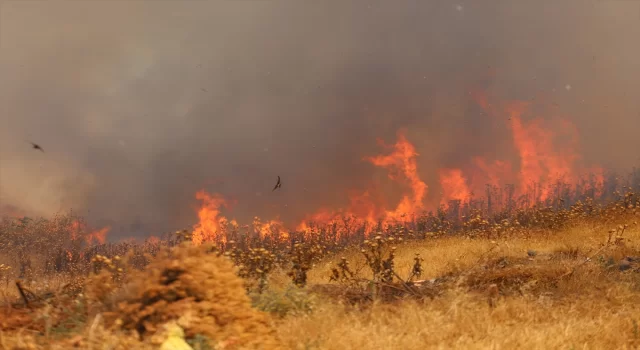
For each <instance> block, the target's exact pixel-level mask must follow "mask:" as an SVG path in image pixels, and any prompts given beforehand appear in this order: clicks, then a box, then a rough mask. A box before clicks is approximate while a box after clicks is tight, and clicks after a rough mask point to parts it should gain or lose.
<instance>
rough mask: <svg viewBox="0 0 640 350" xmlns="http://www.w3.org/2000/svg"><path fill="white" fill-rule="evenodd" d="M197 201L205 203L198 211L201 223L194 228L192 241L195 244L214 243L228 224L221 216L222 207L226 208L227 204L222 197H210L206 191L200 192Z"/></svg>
mask: <svg viewBox="0 0 640 350" xmlns="http://www.w3.org/2000/svg"><path fill="white" fill-rule="evenodd" d="M196 199H199V200H201V201H203V205H202V207H201V208H200V210H199V211H198V217H199V218H200V222H199V223H198V224H196V225H195V226H194V231H193V235H192V241H193V243H194V244H202V242H205V241H214V240H215V239H216V235H217V233H218V232H219V231H220V229H221V226H225V225H226V223H227V219H226V218H225V217H222V216H220V207H226V206H227V202H226V201H225V200H224V198H222V196H220V195H218V194H214V195H210V194H209V193H207V192H206V191H205V190H201V191H198V192H197V193H196Z"/></svg>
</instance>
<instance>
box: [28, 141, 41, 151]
mask: <svg viewBox="0 0 640 350" xmlns="http://www.w3.org/2000/svg"><path fill="white" fill-rule="evenodd" d="M29 143H30V144H31V146H33V149H37V150H39V151H40V152H42V153H44V150H43V149H42V147H40V145H37V144H35V143H33V142H29Z"/></svg>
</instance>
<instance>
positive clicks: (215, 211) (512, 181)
mask: <svg viewBox="0 0 640 350" xmlns="http://www.w3.org/2000/svg"><path fill="white" fill-rule="evenodd" d="M471 96H472V98H474V99H475V101H476V102H477V104H478V105H479V106H480V107H481V108H483V109H484V111H485V112H486V115H488V116H489V117H493V119H491V120H492V121H493V122H494V123H497V125H498V126H500V125H499V124H498V123H502V127H505V126H506V130H507V131H508V132H509V134H510V136H511V138H512V149H510V151H511V153H512V157H513V159H511V158H510V159H494V158H493V157H486V156H484V155H481V154H472V155H470V157H469V158H468V161H467V162H466V164H458V166H453V167H448V168H440V169H430V171H433V172H435V173H436V174H437V176H438V182H439V185H440V187H441V190H442V195H441V196H440V197H439V198H427V196H428V195H429V191H428V190H429V187H428V186H427V183H426V182H425V181H423V180H422V178H421V177H420V175H419V172H418V163H417V159H418V156H419V154H418V152H417V151H416V148H415V146H414V145H413V144H412V143H411V142H410V141H409V140H408V138H407V137H406V133H405V131H404V130H400V131H398V132H397V135H396V141H395V143H394V144H391V145H389V144H386V143H385V142H384V141H382V140H378V143H379V144H380V145H381V146H382V147H383V149H385V150H386V152H385V153H383V154H380V155H376V156H368V157H364V158H362V160H363V161H366V162H368V163H370V164H371V165H373V166H375V167H377V168H382V169H384V170H385V171H386V172H387V177H388V179H389V180H391V181H392V182H393V183H394V184H395V185H399V186H401V188H403V189H402V190H401V191H402V194H401V196H400V200H399V201H398V202H397V203H396V204H395V206H393V205H391V206H389V205H387V201H386V198H384V196H383V193H381V192H380V191H378V190H376V189H375V188H365V189H361V190H352V191H349V194H348V199H349V202H348V204H347V205H345V206H344V207H343V208H327V207H321V208H320V209H318V210H317V211H316V212H314V213H310V214H308V215H306V216H305V217H304V219H303V220H302V221H301V222H300V223H299V224H297V225H295V228H296V230H297V231H299V232H305V233H306V234H313V233H314V228H315V227H317V226H320V227H322V226H327V225H329V226H331V227H332V228H333V229H334V230H335V231H336V233H337V235H338V237H340V236H341V235H343V234H353V233H354V227H357V228H359V229H362V228H363V227H364V234H365V235H368V234H370V233H371V232H372V231H373V230H375V229H376V228H378V227H380V225H382V226H386V225H390V224H394V223H402V222H409V221H411V220H412V215H416V214H419V213H420V212H422V211H426V210H434V209H436V208H433V207H430V206H428V205H426V204H425V202H428V203H438V202H439V203H440V205H444V206H447V205H448V204H449V203H450V202H451V201H459V202H460V203H461V205H462V206H460V207H457V208H458V209H462V208H463V207H464V206H471V205H474V204H473V203H477V202H475V201H473V200H474V199H475V198H476V196H477V195H478V197H477V198H479V197H484V198H485V199H486V201H487V202H486V204H487V206H486V208H488V209H487V210H489V211H492V210H493V209H498V210H500V209H505V206H504V204H505V203H502V202H501V201H503V200H504V199H505V198H506V199H507V200H508V201H509V202H508V203H509V206H510V207H511V205H512V203H513V202H515V201H517V202H518V204H517V205H519V206H531V205H535V204H536V203H539V202H540V201H546V200H551V199H554V196H559V195H560V193H561V192H560V191H559V190H557V191H554V190H553V189H554V187H553V186H555V185H557V184H558V183H562V184H568V185H570V186H573V187H576V188H577V186H581V191H583V190H584V189H591V190H592V191H593V195H594V196H600V195H601V194H602V193H603V186H602V184H603V182H604V174H603V171H602V168H600V167H585V166H583V165H582V164H581V163H580V161H581V157H580V155H579V153H578V151H577V150H578V147H579V142H578V141H579V140H578V139H579V138H578V132H577V130H576V127H575V125H573V124H572V123H571V122H570V121H568V120H567V119H566V118H560V117H557V118H556V116H555V115H550V116H552V117H554V118H543V117H539V116H532V113H531V112H532V106H531V103H529V102H526V101H507V102H500V101H498V102H495V101H492V100H491V99H490V98H489V97H488V96H487V95H486V94H485V93H484V92H481V91H476V92H473V93H471ZM543 107H544V106H543ZM549 110H551V109H549ZM552 113H555V112H552ZM545 117H546V116H545ZM551 121H554V122H555V124H553V125H552V123H551ZM505 123H506V124H505ZM585 173H589V174H591V175H590V176H589V178H585V176H584V174H585ZM507 185H508V186H507ZM502 186H505V187H504V189H505V192H504V193H503V192H500V191H502V188H503V187H502ZM496 191H497V192H496ZM494 193H499V194H495V196H497V197H493V196H494ZM516 197H517V198H516ZM196 198H197V199H199V200H201V201H202V202H203V205H202V207H201V208H200V210H199V211H198V216H199V219H200V221H199V223H198V224H197V225H195V226H194V234H193V242H194V243H196V244H199V243H201V242H203V241H211V240H216V239H218V238H220V239H219V241H222V242H224V240H225V239H226V238H225V236H224V235H223V234H221V233H222V232H224V231H225V230H226V228H227V227H228V226H229V221H228V220H227V219H226V218H225V217H224V216H222V215H221V208H222V207H225V206H226V201H225V200H224V198H223V197H222V196H220V195H218V194H214V195H210V194H208V193H206V192H205V191H200V192H198V193H197V194H196ZM501 203H502V204H501ZM458 209H455V208H454V210H458ZM231 226H232V227H233V229H234V230H236V229H237V223H235V221H233V220H232V221H231ZM253 233H254V234H255V235H257V236H259V237H260V238H265V237H270V238H274V239H279V240H286V239H287V238H288V237H289V235H288V233H287V229H286V225H285V224H284V223H283V222H282V221H280V220H279V219H274V220H270V221H261V220H260V219H259V218H257V217H256V218H254V222H253ZM219 234H220V237H218V235H219Z"/></svg>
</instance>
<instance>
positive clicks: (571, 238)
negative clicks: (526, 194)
mask: <svg viewBox="0 0 640 350" xmlns="http://www.w3.org/2000/svg"><path fill="white" fill-rule="evenodd" d="M622 203H623V204H622V205H620V204H619V203H618V204H615V203H614V204H613V205H612V206H610V207H609V208H608V209H606V210H605V209H603V210H602V211H601V212H598V214H596V215H594V216H591V217H585V216H582V213H583V212H581V211H580V210H577V209H576V210H573V209H572V210H571V211H565V212H561V213H560V214H558V215H556V214H553V213H551V212H550V211H548V210H546V209H544V210H542V211H539V212H533V213H532V214H531V216H530V218H531V220H532V222H535V220H537V222H539V223H540V222H541V224H536V225H537V226H535V225H534V226H524V225H522V224H520V226H517V227H516V226H511V227H506V226H505V225H504V224H502V223H497V222H494V223H492V224H491V225H492V226H490V225H485V224H483V225H484V226H482V227H481V228H480V229H470V230H467V231H464V230H462V231H460V232H457V233H456V232H448V233H447V232H442V233H440V234H438V235H436V237H427V238H426V239H422V238H417V239H407V240H406V241H403V242H400V240H399V239H398V238H396V236H402V235H404V236H405V237H406V236H407V233H411V231H410V230H408V229H406V228H405V229H398V228H392V229H390V230H389V231H387V232H383V233H381V235H380V238H373V239H372V240H370V241H369V243H366V244H362V245H360V246H358V247H356V246H352V247H350V248H346V249H343V250H341V251H338V252H337V253H331V252H330V253H327V252H324V253H323V252H322V250H323V249H325V248H324V247H325V246H324V243H325V242H322V241H311V242H304V244H300V245H299V246H296V247H294V249H291V252H290V253H288V252H287V250H286V249H287V247H288V245H287V244H282V246H283V247H284V250H279V251H278V250H273V251H269V250H268V249H265V248H262V247H254V248H251V247H249V248H248V249H244V248H243V249H244V250H243V249H241V248H233V249H229V250H227V251H226V253H225V254H226V257H224V256H222V253H223V252H222V251H220V250H218V249H216V248H215V247H214V246H208V245H203V246H199V247H196V246H193V245H191V244H189V243H183V244H177V243H176V244H167V245H166V246H164V248H163V249H161V250H155V251H154V252H155V256H154V257H152V256H147V255H144V254H142V255H141V254H138V258H139V259H138V260H140V259H142V261H144V263H143V264H131V265H130V264H127V263H126V261H127V259H126V258H122V259H120V258H113V259H112V258H107V257H103V256H97V257H95V258H94V259H93V267H91V266H90V265H86V266H85V267H84V268H83V269H80V270H81V271H90V272H91V273H90V274H88V275H87V274H84V273H80V274H78V273H75V274H74V273H66V274H57V275H55V274H54V275H46V274H45V275H38V276H36V277H35V278H33V279H32V281H31V282H30V281H29V280H28V279H25V280H23V284H21V286H22V287H21V288H22V289H24V290H23V291H22V292H24V293H27V292H28V293H27V294H29V295H30V296H29V297H28V298H27V299H28V300H27V302H25V301H24V300H23V299H24V298H23V297H22V296H21V295H20V293H19V290H18V288H17V287H16V285H15V284H14V282H13V280H9V279H5V280H3V283H2V286H0V296H2V297H4V299H5V300H4V301H5V302H4V303H3V304H2V305H0V348H3V349H5V348H6V349H67V348H84V349H146V348H158V346H159V344H161V343H163V342H166V340H167V339H169V338H167V337H168V335H167V334H168V333H167V332H168V330H169V329H170V328H168V327H169V326H170V325H175V324H177V325H179V326H180V327H182V329H183V330H184V333H185V338H186V340H187V341H188V342H189V343H190V344H191V346H192V347H193V348H194V349H247V348H258V349H271V348H290V349H353V348H364V349H418V348H419V349H424V348H443V349H449V348H464V349H467V348H468V349H475V348H482V349H485V348H490V349H494V348H495V349H511V348H519V349H520V348H522V349H550V348H552V349H556V348H561V349H577V348H581V349H624V348H629V349H631V348H637V347H638V346H640V326H639V325H638V322H640V273H639V271H640V227H638V226H637V225H636V224H635V219H636V217H637V216H638V215H639V213H638V212H637V211H636V209H634V207H637V205H638V203H635V204H634V206H629V205H627V204H626V203H625V202H622ZM581 210H582V209H581ZM563 220H564V221H563ZM501 225H502V226H501ZM499 227H502V228H500V230H502V231H499V230H498V228H499ZM513 227H515V229H511V228H513ZM612 229H613V230H612ZM497 233H499V234H497ZM419 234H422V232H420V233H419ZM382 236H384V237H382ZM390 237H391V238H393V239H389V238H390ZM185 238H187V240H188V237H186V236H185ZM382 242H385V243H384V244H385V245H384V249H382V250H381V251H382V253H381V254H380V256H379V258H380V261H378V263H377V264H378V265H377V266H381V265H380V264H383V263H385V264H387V265H385V266H387V267H384V268H383V270H379V272H378V273H377V274H375V273H373V272H372V271H373V270H375V269H374V268H372V266H373V264H372V263H371V257H372V255H371V254H373V253H370V252H371V251H373V250H374V248H375V247H378V244H382ZM389 242H391V243H389ZM285 243H286V242H285ZM392 246H394V247H395V248H396V249H395V250H393V249H392ZM273 247H275V245H274V246H273ZM367 249H372V250H371V251H367ZM391 251H393V259H389V253H390V252H391ZM416 253H419V254H420V256H421V257H422V258H423V259H424V260H423V261H422V262H421V263H420V269H419V270H420V272H421V273H420V276H419V277H418V278H417V279H419V281H413V280H410V279H409V278H407V277H408V276H409V275H410V274H411V272H412V270H415V268H416V260H415V257H416V255H415V254H416ZM287 254H289V255H287ZM367 254H368V256H369V258H370V260H369V261H367V258H366V255H367ZM287 256H288V258H287ZM130 257H134V258H135V256H134V255H130ZM627 257H629V258H627ZM635 258H638V259H639V260H638V261H636V260H635ZM287 259H289V260H287ZM391 260H392V264H390V265H389V261H391ZM344 261H347V262H348V263H349V268H350V269H351V270H352V271H353V272H354V273H355V274H354V275H353V276H352V277H350V278H349V279H344V280H340V281H338V282H332V283H329V280H330V278H331V277H332V276H333V275H334V269H336V266H337V265H338V264H339V263H341V262H344ZM98 265H99V266H101V267H102V270H101V271H98V270H97V269H96V267H97V266H98ZM234 265H236V266H234ZM296 265H297V266H298V267H296ZM388 266H391V267H388ZM390 269H391V270H393V271H390ZM390 272H392V273H393V276H395V277H391V278H390V277H389V276H391V274H390ZM398 276H399V277H400V278H398ZM241 277H242V278H241ZM294 284H297V285H299V286H302V287H299V286H295V285H294ZM247 291H248V292H249V293H248V294H247V293H246V292H247ZM45 295H46V296H45ZM251 303H253V307H252V306H251ZM25 304H28V305H25ZM257 309H259V310H257ZM180 332H182V330H181V331H180Z"/></svg>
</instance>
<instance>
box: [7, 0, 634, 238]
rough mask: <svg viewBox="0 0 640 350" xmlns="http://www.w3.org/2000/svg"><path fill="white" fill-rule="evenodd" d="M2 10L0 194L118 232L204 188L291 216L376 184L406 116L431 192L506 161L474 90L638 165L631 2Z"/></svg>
mask: <svg viewBox="0 0 640 350" xmlns="http://www.w3.org/2000/svg"><path fill="white" fill-rule="evenodd" d="M0 9H1V11H0V74H1V77H2V78H1V79H0V106H1V107H0V108H1V110H0V121H1V122H2V126H1V128H0V166H1V168H0V192H1V193H0V200H1V203H0V205H1V206H4V207H11V208H19V209H20V210H22V211H25V212H28V213H33V214H35V215H51V214H52V213H55V212H57V211H60V210H67V209H69V208H73V209H74V210H76V211H78V212H80V213H82V214H85V215H87V216H88V218H89V220H90V221H93V222H94V223H95V224H96V225H100V224H110V225H113V232H114V233H116V234H120V235H135V234H141V233H142V232H145V233H160V232H161V230H173V229H176V228H181V227H185V226H188V225H192V224H193V223H195V222H196V221H197V217H196V215H195V207H196V206H197V204H198V203H197V202H196V201H195V198H194V194H195V193H196V191H198V190H199V189H201V188H204V189H206V190H208V191H210V192H219V193H222V194H223V195H225V196H226V197H229V198H232V199H234V200H235V204H234V205H232V206H231V208H230V210H231V212H230V213H229V212H228V216H230V217H236V218H238V219H240V220H248V219H250V218H251V217H252V216H253V215H259V216H263V217H274V216H277V215H279V216H280V217H281V218H282V219H284V220H294V219H297V218H301V217H302V215H303V214H304V213H307V212H310V211H313V210H314V209H316V208H318V207H319V206H332V205H340V204H341V203H343V202H344V201H345V200H346V191H347V190H348V189H350V188H357V187H359V186H363V185H365V184H376V183H378V182H379V181H378V180H379V178H380V176H381V174H380V171H379V170H376V169H374V167H372V165H371V164H369V163H367V162H364V161H362V159H363V157H365V156H372V155H375V154H377V153H378V152H379V151H380V149H379V147H378V145H377V144H376V138H382V139H385V140H387V141H390V142H391V141H393V139H394V137H395V133H396V130H397V129H399V128H403V127H405V128H407V129H408V130H409V131H408V133H407V137H408V138H409V139H410V140H411V141H412V142H413V143H414V144H415V145H416V147H417V151H418V153H419V154H420V157H419V160H418V166H419V171H420V174H421V176H422V178H423V179H424V180H425V181H426V182H427V183H428V184H429V185H430V187H432V189H431V190H430V191H431V192H434V193H435V192H438V190H437V189H435V188H436V187H437V182H438V171H437V170H438V168H439V167H442V166H444V167H455V166H460V165H461V164H466V163H470V162H471V159H472V158H473V156H475V155H491V157H492V158H508V157H512V154H513V150H512V149H513V142H512V140H511V139H510V135H509V133H508V132H506V131H505V130H506V129H505V128H504V127H499V126H496V124H495V123H491V122H490V117H489V116H487V115H486V114H485V113H483V111H482V109H481V108H479V107H478V106H477V104H476V103H475V102H474V101H473V99H472V98H470V92H471V91H472V90H474V89H478V88H481V89H483V90H486V91H487V92H488V93H490V94H491V95H492V96H495V97H497V98H499V99H521V100H532V101H535V99H539V98H544V99H545V101H547V102H550V103H555V104H557V105H558V111H559V114H561V115H563V116H565V117H567V118H568V119H569V120H571V121H572V122H573V123H574V124H575V126H576V128H577V130H578V131H579V135H580V140H579V141H580V145H581V149H580V151H581V153H582V155H583V158H584V161H585V162H590V163H598V164H602V165H604V166H606V167H608V168H611V169H617V170H625V169H626V168H628V167H630V166H631V165H635V163H636V161H637V159H635V157H637V156H636V155H635V153H636V150H637V149H638V146H640V141H639V140H640V139H639V138H638V137H637V135H636V134H635V133H636V130H638V129H639V128H640V99H639V98H638V96H637V92H638V91H640V79H639V78H640V66H639V62H640V60H639V58H640V47H639V46H638V45H637V44H636V41H637V38H638V37H640V5H638V4H637V3H636V2H632V1H627V2H625V1H592V2H589V1H577V0H576V1H565V2H562V3H554V4H553V5H549V4H543V3H537V2H527V3H522V2H519V3H513V2H508V1H493V2H482V3H476V2H470V1H469V2H460V3H455V2H448V1H429V2H427V1H403V2H397V1H394V2H389V1H366V2H365V1H353V2H349V3H344V2H304V3H293V2H284V1H283V2H278V1H265V2H255V1H233V2H231V1H229V2H209V1H202V2H200V1H188V2H155V1H147V2H124V1H122V2H120V1H114V2H77V1H69V2H64V1H56V2H4V3H3V4H1V5H0ZM534 104H535V103H534ZM549 118H550V119H553V118H555V116H554V115H550V116H549ZM28 141H33V142H36V143H38V144H40V145H41V146H42V147H43V148H44V150H45V153H44V154H43V153H41V152H36V151H34V150H33V149H31V148H30V145H29V144H28ZM278 175H280V176H281V177H282V181H283V186H282V189H280V190H278V191H276V192H271V188H272V187H273V185H274V184H275V180H276V177H277V176H278ZM382 176H384V175H382ZM436 201H437V200H436Z"/></svg>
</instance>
